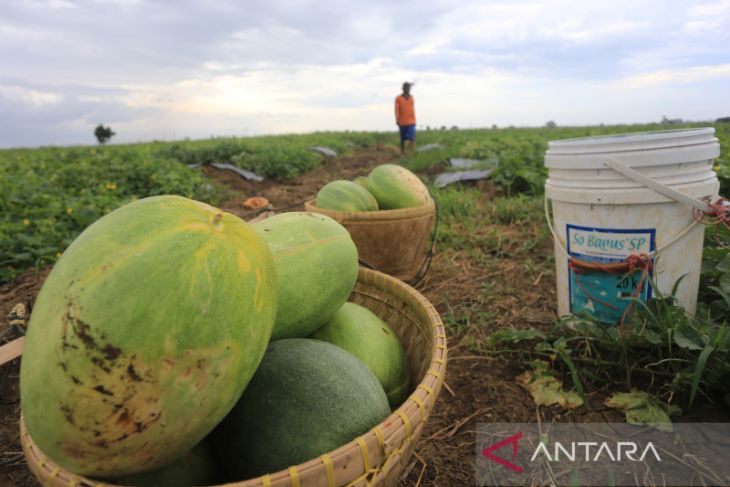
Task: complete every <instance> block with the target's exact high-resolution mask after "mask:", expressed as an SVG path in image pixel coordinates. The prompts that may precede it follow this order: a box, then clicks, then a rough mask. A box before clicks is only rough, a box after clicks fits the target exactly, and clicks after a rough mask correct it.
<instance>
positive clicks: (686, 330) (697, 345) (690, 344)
mask: <svg viewBox="0 0 730 487" xmlns="http://www.w3.org/2000/svg"><path fill="white" fill-rule="evenodd" d="M674 343H676V344H677V345H678V346H679V347H681V348H686V349H687V350H702V348H704V346H705V343H704V341H703V340H702V336H701V335H700V334H699V333H698V332H697V330H695V329H694V328H692V327H690V326H680V327H679V328H677V329H676V330H674Z"/></svg>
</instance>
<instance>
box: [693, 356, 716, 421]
mask: <svg viewBox="0 0 730 487" xmlns="http://www.w3.org/2000/svg"><path fill="white" fill-rule="evenodd" d="M714 351H715V347H713V346H712V345H707V346H706V347H705V348H703V349H702V352H700V356H699V357H698V358H697V364H696V365H695V370H694V373H693V374H692V391H691V393H690V396H689V405H690V407H692V403H693V402H694V400H695V395H696V394H697V389H699V387H700V379H702V372H703V371H704V370H705V365H706V364H707V359H708V358H710V355H711V354H712V352H714Z"/></svg>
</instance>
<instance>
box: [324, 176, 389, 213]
mask: <svg viewBox="0 0 730 487" xmlns="http://www.w3.org/2000/svg"><path fill="white" fill-rule="evenodd" d="M316 204H317V208H323V209H325V210H336V211H377V209H378V202H377V201H375V198H374V197H373V195H372V194H370V191H368V190H367V189H365V188H364V187H363V186H361V185H359V184H355V183H353V182H352V181H345V180H344V179H339V180H337V181H332V182H331V183H328V184H326V185H325V186H324V187H323V188H322V189H320V190H319V193H317V201H316Z"/></svg>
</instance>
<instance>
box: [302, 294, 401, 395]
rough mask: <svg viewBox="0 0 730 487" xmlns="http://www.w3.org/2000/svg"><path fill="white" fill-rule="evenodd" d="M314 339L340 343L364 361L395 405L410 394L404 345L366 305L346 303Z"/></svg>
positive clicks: (316, 333) (334, 343)
mask: <svg viewBox="0 0 730 487" xmlns="http://www.w3.org/2000/svg"><path fill="white" fill-rule="evenodd" d="M311 338H315V339H317V340H323V341H326V342H329V343H332V344H333V345H337V346H338V347H340V348H342V349H344V350H347V351H348V352H350V353H351V354H353V355H354V356H355V357H357V358H359V359H360V360H362V362H363V363H364V364H365V365H367V366H368V367H369V368H370V370H372V371H373V373H374V374H375V376H376V377H377V378H378V380H379V381H380V384H381V385H382V386H383V389H385V394H386V395H387V396H388V402H389V403H390V406H391V407H392V408H396V407H398V406H399V405H400V404H401V403H402V402H403V400H404V399H405V398H406V396H407V395H408V391H409V385H410V374H409V373H408V364H407V362H406V354H405V351H404V350H403V345H401V342H400V340H398V336H397V335H396V334H395V332H394V331H393V330H392V329H391V328H390V326H388V324H387V323H385V322H384V321H383V320H381V319H380V318H378V317H377V316H376V315H375V314H374V313H373V312H372V311H370V310H369V309H367V308H365V307H364V306H360V305H359V304H355V303H345V304H343V305H342V308H340V309H339V310H337V312H336V313H335V314H334V316H333V317H332V319H331V320H329V321H328V322H327V323H325V324H324V326H322V327H320V328H319V329H318V330H317V331H315V332H314V333H313V334H312V335H311Z"/></svg>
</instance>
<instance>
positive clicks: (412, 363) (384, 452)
mask: <svg viewBox="0 0 730 487" xmlns="http://www.w3.org/2000/svg"><path fill="white" fill-rule="evenodd" d="M350 301H352V302H354V303H357V304H360V305H362V306H365V307H366V308H368V309H370V310H371V311H372V312H373V313H375V314H376V315H377V316H379V317H380V318H381V319H383V320H384V321H385V322H386V323H388V324H389V325H390V327H391V328H392V329H393V330H394V331H395V333H396V334H397V335H398V337H399V338H400V340H401V343H402V344H403V347H404V349H405V351H406V356H407V358H408V367H409V369H410V372H411V385H412V386H414V385H415V387H411V389H412V390H413V393H412V394H411V395H410V397H409V398H408V399H406V401H405V402H404V403H403V404H402V405H401V406H400V407H399V408H398V409H397V410H395V411H394V412H393V413H392V414H391V415H390V416H388V417H387V418H386V419H385V420H384V421H383V422H382V423H380V424H379V425H377V426H376V427H374V428H373V429H371V430H370V431H368V432H367V433H365V434H364V435H362V436H360V437H358V438H356V439H354V440H352V441H351V442H349V443H347V444H345V445H343V446H341V447H339V448H337V449H336V450H334V451H331V452H329V453H326V454H324V455H322V456H320V457H319V458H316V459H313V460H310V461H308V462H305V463H303V464H300V465H296V466H292V467H289V468H288V469H287V470H282V471H280V472H276V473H272V474H269V475H264V476H263V477H258V478H255V479H249V480H245V481H242V482H235V483H231V484H226V485H227V486H236V487H284V486H286V487H290V486H291V487H335V486H344V485H348V486H370V485H378V486H380V485H388V486H389V485H395V484H397V482H398V479H399V477H400V474H401V472H402V471H403V468H404V467H405V464H406V463H407V461H408V459H409V457H410V456H411V454H412V451H413V445H414V443H415V442H416V441H417V440H418V438H420V436H421V432H422V430H423V426H424V425H425V423H426V420H427V419H428V416H429V414H430V412H431V410H432V408H433V405H434V403H435V402H436V397H437V396H438V394H439V392H440V390H441V384H442V382H443V378H444V374H445V373H446V357H447V348H446V332H445V329H444V326H443V323H442V322H441V318H440V317H439V315H438V313H437V312H436V310H435V309H434V308H433V306H432V305H431V304H430V303H429V302H428V301H427V300H426V298H424V297H423V296H422V295H421V294H420V293H418V292H417V291H416V290H414V289H413V288H411V287H409V286H407V285H406V284H404V283H402V282H400V281H398V280H397V279H394V278H392V277H390V276H387V275H385V274H382V273H380V272H375V271H371V270H368V269H364V268H361V269H360V273H359V276H358V282H357V284H356V286H355V289H354V291H353V292H352V295H351V296H350ZM416 384H417V385H416ZM20 428H21V430H20V439H21V443H22V445H23V451H24V452H25V456H26V460H27V461H28V465H29V466H30V469H31V470H32V471H33V473H34V474H35V475H36V476H37V477H38V479H39V480H40V481H41V484H43V485H45V486H58V487H72V486H73V487H76V486H79V487H81V486H83V487H101V486H112V485H113V484H108V483H102V482H99V481H94V480H91V479H88V478H84V477H81V476H78V475H75V474H73V473H71V472H68V471H67V470H64V469H63V468H61V467H59V466H58V465H56V464H55V463H54V462H53V461H51V460H50V459H49V458H48V457H46V456H45V455H44V454H43V452H41V451H40V449H38V447H37V446H36V445H35V443H34V442H33V440H32V438H31V437H30V435H29V434H28V431H27V429H26V427H25V423H24V421H22V417H21V425H20Z"/></svg>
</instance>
